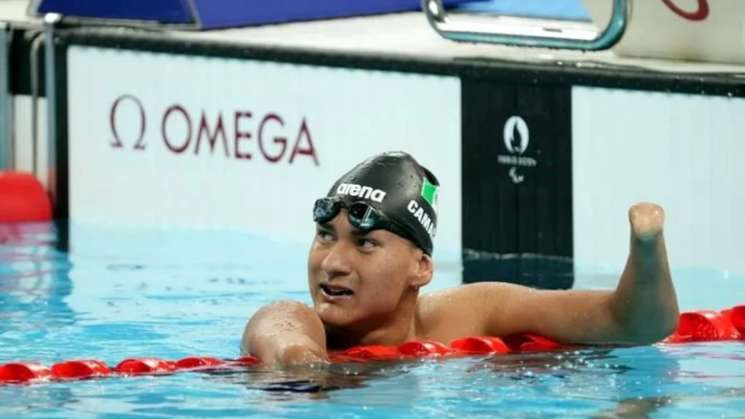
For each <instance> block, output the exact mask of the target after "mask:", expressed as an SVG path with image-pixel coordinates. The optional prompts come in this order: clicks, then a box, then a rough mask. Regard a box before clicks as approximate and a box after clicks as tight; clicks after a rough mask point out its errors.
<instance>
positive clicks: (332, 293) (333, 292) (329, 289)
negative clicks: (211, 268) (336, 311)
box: [320, 284, 354, 297]
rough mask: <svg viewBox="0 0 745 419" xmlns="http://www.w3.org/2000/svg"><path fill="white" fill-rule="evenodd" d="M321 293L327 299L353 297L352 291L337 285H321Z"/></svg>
mask: <svg viewBox="0 0 745 419" xmlns="http://www.w3.org/2000/svg"><path fill="white" fill-rule="evenodd" d="M320 287H321V291H322V292H323V293H324V294H326V295H327V296H329V297H347V296H352V295H354V291H352V290H350V289H349V288H344V287H340V286H338V285H328V284H321V286H320Z"/></svg>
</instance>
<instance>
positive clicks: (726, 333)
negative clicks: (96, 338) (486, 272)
mask: <svg viewBox="0 0 745 419" xmlns="http://www.w3.org/2000/svg"><path fill="white" fill-rule="evenodd" d="M721 340H745V305H740V306H735V307H732V308H730V309H727V310H722V311H720V312H717V311H713V310H699V311H692V312H686V313H682V314H681V315H680V319H679V322H678V328H677V330H676V331H675V332H674V333H673V334H672V335H670V336H669V337H668V338H667V339H665V340H664V341H663V343H667V344H673V343H687V342H710V341H721ZM568 347H569V346H567V345H562V344H560V343H558V342H556V341H554V340H551V339H549V338H546V337H544V336H539V335H535V334H529V333H528V334H519V335H513V336H507V337H504V338H498V337H494V336H468V337H464V338H461V339H456V340H454V341H452V342H450V345H445V344H443V343H441V342H436V341H432V340H421V341H411V342H405V343H403V344H401V345H399V346H383V345H368V346H355V347H352V348H349V349H346V350H343V351H335V352H332V353H330V354H329V358H330V359H331V361H332V362H367V361H389V360H406V359H416V358H436V357H452V356H469V355H490V354H506V353H522V352H536V351H552V350H557V349H566V348H568ZM260 363H261V362H260V360H259V359H258V358H256V357H254V356H250V355H249V356H244V357H242V358H238V359H219V358H213V357H206V356H201V357H200V356H192V357H187V358H183V359H179V360H177V361H170V360H165V359H160V358H128V359H125V360H123V361H121V362H120V363H119V364H117V365H116V366H115V367H113V368H110V367H109V366H108V365H106V364H105V363H104V362H102V361H98V360H94V359H74V360H69V361H64V362H59V363H57V364H54V365H52V367H51V368H47V367H46V366H44V365H41V364H38V363H35V362H10V363H6V364H0V384H8V383H28V382H38V381H49V380H55V381H65V380H82V379H90V378H103V377H110V376H132V375H145V374H146V375H158V374H174V373H177V372H181V371H214V370H221V369H243V368H247V367H253V366H256V365H258V364H260Z"/></svg>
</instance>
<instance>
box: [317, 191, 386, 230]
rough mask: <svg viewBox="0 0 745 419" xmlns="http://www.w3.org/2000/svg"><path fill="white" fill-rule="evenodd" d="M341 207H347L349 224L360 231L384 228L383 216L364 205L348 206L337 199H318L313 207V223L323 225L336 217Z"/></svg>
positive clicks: (359, 203) (358, 203)
mask: <svg viewBox="0 0 745 419" xmlns="http://www.w3.org/2000/svg"><path fill="white" fill-rule="evenodd" d="M342 207H347V212H348V218H349V224H351V225H352V226H354V227H355V228H358V229H360V230H372V229H374V228H386V227H387V223H386V221H385V216H384V215H383V214H382V213H380V211H378V210H376V209H375V208H373V207H371V206H370V205H367V204H365V203H364V202H355V203H352V204H350V205H344V203H343V202H342V201H340V200H337V199H332V198H320V199H317V200H316V203H315V204H314V205H313V221H315V222H317V223H325V222H328V221H329V220H331V219H333V218H334V217H336V214H338V213H339V211H340V210H341V208H342Z"/></svg>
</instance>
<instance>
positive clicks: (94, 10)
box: [37, 0, 194, 23]
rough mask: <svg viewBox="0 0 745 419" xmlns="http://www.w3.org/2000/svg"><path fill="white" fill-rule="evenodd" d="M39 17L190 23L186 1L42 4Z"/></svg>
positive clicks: (47, 0)
mask: <svg viewBox="0 0 745 419" xmlns="http://www.w3.org/2000/svg"><path fill="white" fill-rule="evenodd" d="M37 11H38V13H40V14H45V13H60V14H62V15H63V16H76V17H90V18H99V19H129V20H149V21H156V22H161V23H193V22H194V17H193V15H192V13H191V11H190V10H189V7H188V6H187V5H186V4H185V0H184V1H182V0H104V1H101V0H42V1H41V2H40V4H39V7H38V9H37Z"/></svg>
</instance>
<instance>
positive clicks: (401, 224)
mask: <svg viewBox="0 0 745 419" xmlns="http://www.w3.org/2000/svg"><path fill="white" fill-rule="evenodd" d="M439 188H440V183H439V182H438V181H437V178H436V177H435V175H434V174H432V172H430V171H429V170H428V169H427V168H425V167H424V166H422V165H420V164H419V163H418V162H417V161H416V160H415V159H414V157H412V156H411V155H410V154H408V153H405V152H403V151H391V152H386V153H382V154H378V155H376V156H373V157H370V158H368V159H367V160H365V161H363V162H362V163H360V164H358V165H357V166H355V167H354V168H353V169H352V170H350V171H349V172H347V173H346V174H344V175H343V176H342V177H341V178H339V180H337V181H336V183H334V186H332V187H331V190H330V191H329V193H328V196H329V197H332V196H336V197H341V198H342V199H343V200H344V201H345V202H348V203H352V202H358V201H363V202H365V203H366V204H368V205H370V206H372V207H374V208H375V209H377V210H378V211H380V212H382V213H383V214H385V216H386V217H388V219H390V220H391V222H392V223H393V224H394V225H395V227H396V228H391V229H390V230H391V231H392V232H393V233H395V234H398V235H399V236H402V237H404V238H406V239H409V240H411V241H412V242H414V244H416V245H417V246H418V247H420V248H421V249H422V250H424V251H425V252H426V253H427V254H432V240H433V239H434V237H435V232H436V231H437V196H438V192H439ZM394 230H395V231H394Z"/></svg>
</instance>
